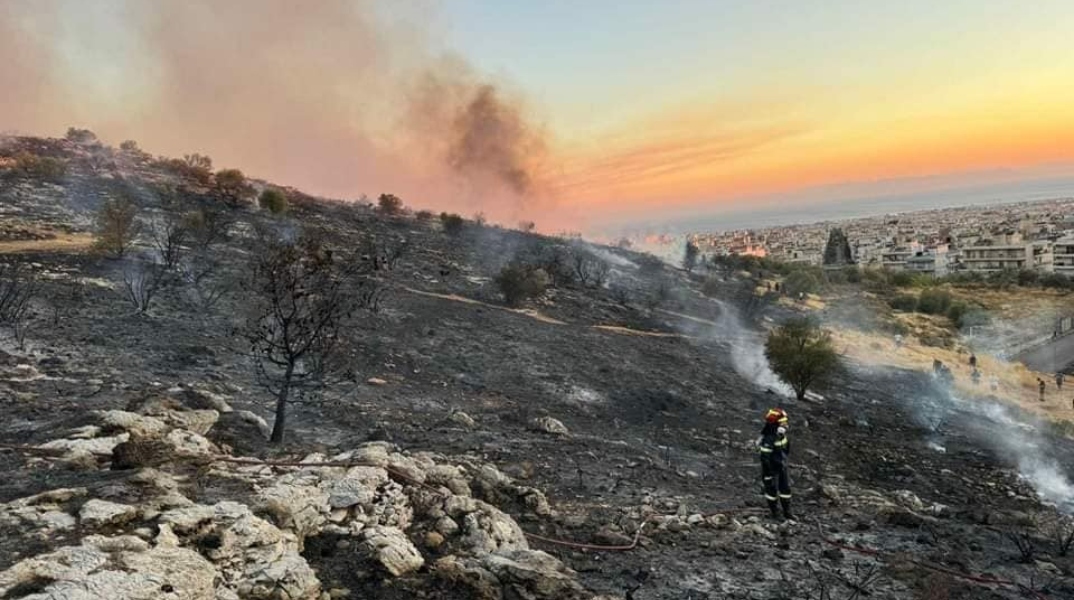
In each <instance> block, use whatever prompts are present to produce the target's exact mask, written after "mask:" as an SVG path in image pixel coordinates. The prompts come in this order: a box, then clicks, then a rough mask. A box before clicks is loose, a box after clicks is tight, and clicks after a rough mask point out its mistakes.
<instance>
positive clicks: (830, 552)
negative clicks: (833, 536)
mask: <svg viewBox="0 0 1074 600" xmlns="http://www.w3.org/2000/svg"><path fill="white" fill-rule="evenodd" d="M820 554H821V556H823V557H824V558H826V559H828V560H830V561H834V562H840V561H842V560H843V551H842V550H840V549H839V548H827V549H825V550H824V552H821V553H820Z"/></svg>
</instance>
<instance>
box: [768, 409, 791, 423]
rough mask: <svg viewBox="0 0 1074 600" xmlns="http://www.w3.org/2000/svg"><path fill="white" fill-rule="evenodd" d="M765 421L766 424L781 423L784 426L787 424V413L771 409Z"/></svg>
mask: <svg viewBox="0 0 1074 600" xmlns="http://www.w3.org/2000/svg"><path fill="white" fill-rule="evenodd" d="M764 420H765V422H766V423H779V424H780V425H784V424H786V423H787V413H786V411H784V410H783V409H782V408H770V409H768V412H766V413H765V414H764Z"/></svg>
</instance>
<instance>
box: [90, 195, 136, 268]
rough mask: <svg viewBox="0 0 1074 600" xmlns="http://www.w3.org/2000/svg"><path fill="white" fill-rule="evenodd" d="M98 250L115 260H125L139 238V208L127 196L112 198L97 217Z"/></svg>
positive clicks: (96, 243) (102, 206)
mask: <svg viewBox="0 0 1074 600" xmlns="http://www.w3.org/2000/svg"><path fill="white" fill-rule="evenodd" d="M96 226H97V240H96V242H95V245H96V247H97V249H99V250H101V251H103V252H105V253H106V254H108V255H110V256H111V257H113V258H123V255H125V254H126V253H127V250H128V249H129V248H130V247H131V245H132V244H134V240H135V238H136V237H138V231H139V225H138V206H137V205H136V204H135V203H134V201H133V200H131V199H130V198H128V197H127V196H120V197H119V198H110V199H108V200H106V201H105V203H104V204H103V205H101V208H100V210H98V211H97V215H96Z"/></svg>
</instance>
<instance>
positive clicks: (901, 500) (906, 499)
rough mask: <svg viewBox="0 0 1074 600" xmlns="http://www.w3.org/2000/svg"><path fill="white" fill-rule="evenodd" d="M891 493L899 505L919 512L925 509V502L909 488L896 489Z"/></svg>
mask: <svg viewBox="0 0 1074 600" xmlns="http://www.w3.org/2000/svg"><path fill="white" fill-rule="evenodd" d="M892 495H893V496H894V497H895V501H896V502H897V503H898V504H899V505H901V506H904V507H906V508H909V509H910V510H912V511H914V512H921V511H923V510H925V503H924V502H922V501H921V499H920V498H918V497H917V495H916V494H914V493H913V492H911V491H909V490H898V491H896V492H895V493H894V494H892Z"/></svg>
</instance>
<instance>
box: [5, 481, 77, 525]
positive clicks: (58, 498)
mask: <svg viewBox="0 0 1074 600" xmlns="http://www.w3.org/2000/svg"><path fill="white" fill-rule="evenodd" d="M85 495H86V490H85V488H62V489H57V490H52V491H48V492H44V493H41V494H37V495H34V496H27V497H25V498H19V499H18V500H13V501H11V502H8V503H6V504H0V526H3V527H9V528H14V529H34V530H40V533H41V534H43V535H50V534H51V533H52V532H56V531H64V530H68V529H73V528H74V527H75V525H76V524H77V521H76V520H75V518H74V517H73V516H71V515H70V514H69V513H68V512H67V511H66V510H64V506H63V505H64V504H66V503H67V502H69V501H71V500H73V499H75V498H78V497H81V496H85Z"/></svg>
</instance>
